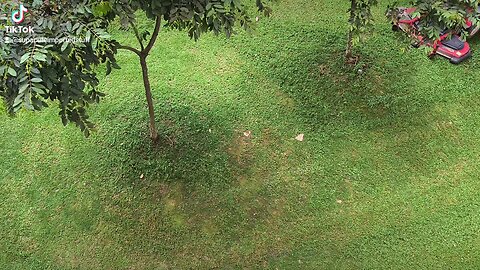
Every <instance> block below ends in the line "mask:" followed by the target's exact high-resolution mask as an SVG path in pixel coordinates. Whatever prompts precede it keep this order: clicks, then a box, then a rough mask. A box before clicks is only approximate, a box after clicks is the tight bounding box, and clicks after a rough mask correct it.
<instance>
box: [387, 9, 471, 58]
mask: <svg viewBox="0 0 480 270" xmlns="http://www.w3.org/2000/svg"><path fill="white" fill-rule="evenodd" d="M415 10H416V9H415V8H398V9H397V14H398V16H397V20H395V22H394V24H393V27H392V29H393V30H394V31H398V30H402V31H403V32H405V33H407V34H409V35H410V36H412V37H413V38H414V39H415V40H416V42H414V44H413V46H414V47H420V46H422V45H423V46H427V47H431V48H432V49H433V50H432V53H431V54H430V55H429V57H433V56H435V55H436V54H438V55H441V56H443V57H445V58H447V59H449V60H450V62H451V63H453V64H459V63H461V62H462V61H464V60H465V59H467V58H469V57H470V56H471V54H472V53H471V50H470V45H469V44H468V43H467V42H466V41H463V40H462V39H461V38H460V37H459V36H458V35H457V34H451V33H449V32H448V30H444V31H442V33H440V37H439V38H438V39H436V40H430V39H428V38H426V37H424V36H422V35H421V34H420V31H419V29H420V27H421V23H422V22H421V20H420V18H418V17H413V16H412V14H413V13H414V12H415ZM465 25H466V26H467V27H468V28H467V29H466V30H467V31H468V33H469V35H470V36H473V35H475V34H476V33H477V32H478V31H479V30H480V27H473V24H472V22H470V21H468V20H467V21H466V22H465Z"/></svg>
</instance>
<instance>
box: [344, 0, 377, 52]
mask: <svg viewBox="0 0 480 270" xmlns="http://www.w3.org/2000/svg"><path fill="white" fill-rule="evenodd" d="M376 4H377V0H350V9H349V10H348V13H349V14H350V17H349V19H348V23H349V31H348V38H347V49H346V50H345V58H346V60H347V61H349V60H350V59H351V58H352V57H353V55H352V53H353V52H352V51H353V46H354V45H355V44H356V43H358V42H359V41H360V40H361V39H362V38H363V35H364V34H365V33H367V32H369V31H370V30H371V29H372V27H373V16H372V12H371V8H372V6H374V5H376Z"/></svg>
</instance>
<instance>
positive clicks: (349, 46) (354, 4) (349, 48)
mask: <svg viewBox="0 0 480 270" xmlns="http://www.w3.org/2000/svg"><path fill="white" fill-rule="evenodd" d="M350 1H351V7H350V20H349V21H350V22H351V21H353V19H354V17H355V10H356V8H357V1H356V0H350ZM352 50H353V32H352V30H349V31H348V40H347V48H346V50H345V58H346V60H347V61H348V60H350V59H351V58H352Z"/></svg>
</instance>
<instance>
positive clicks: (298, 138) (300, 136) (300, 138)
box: [295, 133, 305, 142]
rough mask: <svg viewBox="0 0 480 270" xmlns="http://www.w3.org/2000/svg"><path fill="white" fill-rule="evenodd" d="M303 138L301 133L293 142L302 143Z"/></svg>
mask: <svg viewBox="0 0 480 270" xmlns="http://www.w3.org/2000/svg"><path fill="white" fill-rule="evenodd" d="M304 136H305V135H304V134H303V133H302V134H298V136H297V137H295V140H297V141H299V142H303V137H304Z"/></svg>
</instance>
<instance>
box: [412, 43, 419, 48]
mask: <svg viewBox="0 0 480 270" xmlns="http://www.w3.org/2000/svg"><path fill="white" fill-rule="evenodd" d="M412 47H413V48H415V49H418V48H420V42H418V41H416V42H413V43H412Z"/></svg>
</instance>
